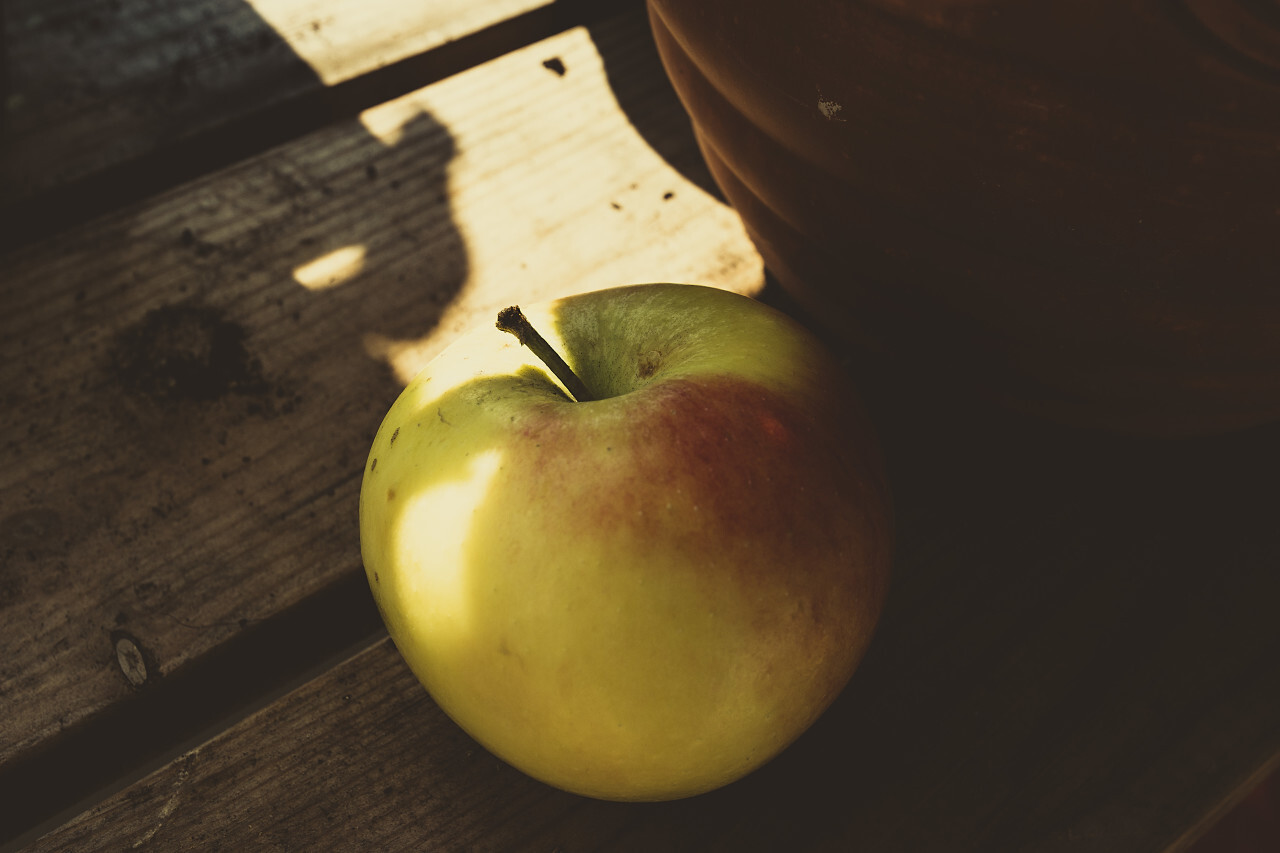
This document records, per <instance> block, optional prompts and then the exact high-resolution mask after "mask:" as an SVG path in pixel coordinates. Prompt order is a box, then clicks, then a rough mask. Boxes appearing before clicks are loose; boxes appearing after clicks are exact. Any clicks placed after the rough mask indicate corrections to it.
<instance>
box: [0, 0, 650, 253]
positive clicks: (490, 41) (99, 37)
mask: <svg viewBox="0 0 1280 853" xmlns="http://www.w3.org/2000/svg"><path fill="white" fill-rule="evenodd" d="M626 5H628V3H626V2H612V0H608V2H605V3H603V4H602V3H591V2H581V0H435V2H431V3H396V2H364V0H337V2H328V3H324V4H322V5H317V4H315V3H310V2H305V0H253V2H249V0H197V2H184V0H146V2H130V3H119V2H116V0H53V2H44V0H38V2H37V0H15V2H13V3H9V4H7V7H6V9H5V18H6V21H7V30H8V31H7V34H6V36H5V41H6V47H7V50H8V52H9V62H8V64H7V68H8V70H9V71H10V75H9V77H10V79H9V80H8V81H7V83H8V85H7V89H6V92H5V103H4V105H3V106H4V109H3V112H2V113H0V115H3V118H4V121H3V123H0V131H2V132H0V223H2V224H3V225H4V228H3V229H0V231H2V233H0V245H3V246H12V245H17V244H19V243H21V242H24V241H28V240H30V239H32V238H35V237H39V236H41V235H42V234H45V233H51V232H52V231H54V230H56V229H58V228H60V227H66V226H67V225H68V224H74V223H77V222H80V221H83V220H84V218H85V217H86V216H87V215H96V214H100V213H104V212H107V211H109V210H111V209H114V207H115V206H118V205H120V204H121V203H122V202H124V201H136V200H140V199H142V198H144V197H146V196H147V195H149V194H152V193H156V192H159V191H162V190H165V189H168V188H170V187H172V186H174V185H176V184H178V183H182V182H184V181H186V180H189V179H191V178H194V177H196V176H197V175H199V174H201V173H203V172H205V171H211V170H213V169H215V168H221V167H223V166H226V165H228V164H230V163H232V162H234V161H235V160H238V159H240V158H243V157H247V156H251V155H252V154H255V153H257V152H258V151H260V150H262V149H263V148H266V147H268V146H273V145H278V144H283V143H285V142H288V141H289V140H291V139H294V138H297V137H298V136H300V135H304V134H305V133H307V132H309V131H311V130H313V129H316V128H318V127H321V126H323V125H324V124H326V123H329V122H332V121H334V120H339V119H342V118H349V117H351V116H352V115H354V114H355V112H357V111H358V110H360V109H364V108H367V107H370V106H373V105H374V104H376V103H380V102H383V101H386V100H389V99H391V98H393V97H396V96H399V95H402V94H405V93H407V92H409V91H413V90H416V89H418V88H420V87H422V86H425V85H427V84H428V83H430V82H434V81H435V80H439V79H441V78H443V77H445V76H448V75H450V74H453V73H455V72H458V71H460V70H463V69H465V68H467V67H470V66H472V65H475V64H479V63H480V62H482V61H484V60H485V59H488V58H492V57H494V56H497V55H500V54H502V53H505V52H507V51H510V50H512V49H515V48H516V47H519V46H521V45H524V44H527V43H529V42H530V41H535V40H537V39H539V38H543V37H546V36H548V35H551V34H552V33H554V32H557V31H558V30H561V29H565V28H567V27H568V26H570V25H571V24H572V23H573V22H575V21H577V22H581V21H583V20H588V19H595V18H598V17H599V16H601V15H604V14H607V13H610V12H616V10H617V9H618V8H620V7H622V6H626Z"/></svg>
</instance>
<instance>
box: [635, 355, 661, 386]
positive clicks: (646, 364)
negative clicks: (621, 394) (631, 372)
mask: <svg viewBox="0 0 1280 853" xmlns="http://www.w3.org/2000/svg"><path fill="white" fill-rule="evenodd" d="M661 366H662V353H660V352H658V351H657V350H656V349H655V350H649V351H648V352H646V353H644V354H642V355H641V356H640V361H639V363H637V364H636V376H637V377H639V378H640V379H648V378H649V377H651V376H653V374H655V373H657V372H658V368H659V367H661Z"/></svg>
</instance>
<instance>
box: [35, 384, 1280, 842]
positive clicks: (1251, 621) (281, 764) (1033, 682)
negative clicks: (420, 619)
mask: <svg viewBox="0 0 1280 853" xmlns="http://www.w3.org/2000/svg"><path fill="white" fill-rule="evenodd" d="M906 378H908V377H901V376H898V377H894V376H893V374H892V371H885V372H884V373H883V374H881V379H882V380H887V381H886V382H885V383H882V384H877V383H874V382H873V383H871V384H870V385H869V387H870V388H871V392H870V395H869V396H870V399H871V401H872V410H873V412H874V414H875V416H876V418H877V420H878V422H879V424H880V426H881V429H882V432H883V433H884V436H885V441H886V444H887V447H888V451H889V456H890V462H891V465H892V468H893V474H894V482H895V489H896V492H897V495H898V507H899V520H900V523H901V524H900V534H901V535H900V543H901V547H900V551H899V557H898V560H897V576H896V578H895V584H896V585H895V587H894V589H893V591H892V594H891V597H890V601H889V606H888V609H887V611H886V613H885V617H884V621H883V622H882V625H881V628H880V630H879V632H878V634H877V637H876V640H875V642H874V643H873V645H872V648H871V651H870V653H869V655H868V657H867V659H866V660H865V662H864V664H863V666H862V667H861V669H860V670H859V672H858V673H857V674H856V675H855V677H854V680H853V682H852V684H851V686H850V688H849V689H848V690H847V691H846V692H845V693H844V695H842V696H841V697H840V699H839V700H837V703H836V704H835V705H834V706H833V707H832V708H831V710H830V711H829V712H828V713H827V714H826V715H825V716H824V717H823V718H822V719H821V720H820V721H819V723H818V724H817V726H816V727H815V728H814V729H813V730H811V731H810V732H809V733H808V734H807V735H806V736H804V737H803V738H802V739H801V740H800V741H798V742H797V743H796V744H795V745H794V746H793V747H792V748H791V749H790V750H788V751H787V752H785V753H784V754H783V755H782V756H781V757H779V758H778V759H776V760H775V761H774V762H773V763H771V764H770V765H768V766H767V767H765V768H764V769H763V770H761V771H759V772H758V773H756V774H754V775H752V776H750V777H748V778H747V779H745V780H743V781H742V782H739V783H737V784H735V785H732V786H730V787H728V788H726V789H723V790H721V791H719V792H715V793H712V794H709V795H706V796H703V797H699V798H695V799H693V800H688V801H684V802H677V803H669V804H660V805H619V804H609V803H601V802H594V801H589V800H584V799H580V798H577V797H573V796H569V795H566V794H563V793H560V792H557V791H554V790H551V789H548V788H545V787H542V786H540V785H538V784H537V783H535V782H532V781H531V780H529V779H527V778H526V777H524V776H522V775H521V774H519V773H517V772H515V771H514V770H512V769H510V768H508V767H506V766H505V765H503V764H501V763H500V762H498V761H497V760H496V759H494V758H492V757H491V756H489V755H488V754H487V753H485V752H484V751H483V750H482V749H480V748H478V747H477V746H476V745H475V744H474V743H473V742H472V741H470V740H469V739H468V738H467V737H466V736H465V735H464V734H462V732H461V731H460V730H459V729H457V728H456V727H455V726H454V725H453V724H452V723H451V722H450V721H449V720H448V719H447V718H445V717H444V715H443V714H442V713H441V712H440V711H439V709H438V708H437V707H436V706H435V705H434V704H433V703H432V702H431V701H430V700H429V698H428V697H427V696H426V694H425V692H424V691H422V690H421V688H420V687H418V685H417V684H416V682H415V681H414V680H413V677H412V675H411V674H410V673H409V672H408V670H407V668H406V667H404V665H403V664H402V662H401V661H400V660H399V658H398V656H397V653H396V652H395V650H394V647H393V646H392V645H391V644H390V643H389V641H383V642H381V643H379V644H377V645H375V646H373V647H371V648H369V649H368V650H367V651H365V652H363V653H361V654H359V655H357V656H355V657H353V658H352V659H350V660H349V661H347V662H346V663H344V664H342V665H340V666H338V667H336V668H335V669H334V670H332V671H331V672H329V673H328V674H326V675H324V676H322V677H320V678H318V679H317V680H315V681H314V682H312V683H310V684H308V685H306V686H305V687H303V688H301V689H299V690H298V691H297V692H296V693H294V694H292V695H290V696H287V697H285V698H283V699H282V700H280V701H279V702H277V703H276V704H274V705H273V706H271V707H270V708H267V709H266V710H264V711H262V712H261V713H259V714H258V715H256V716H253V717H250V718H248V719H246V720H244V721H243V722H242V723H240V724H239V725H236V726H234V727H233V728H231V729H229V730H228V731H226V732H225V733H223V734H222V735H220V736H218V737H216V738H214V739H212V740H211V741H209V742H208V743H206V744H205V745H203V746H201V747H199V748H197V749H194V750H191V751H190V752H188V753H186V754H184V755H182V756H181V757H179V758H177V759H176V760H175V761H173V762H172V763H171V764H169V765H168V766H166V767H164V768H162V769H160V770H158V771H157V772H156V773H154V774H153V775H151V776H150V777H148V778H146V779H144V780H143V781H141V782H139V783H138V784H136V785H134V786H133V787H131V788H129V789H128V790H125V791H122V792H120V793H119V794H117V795H115V796H112V797H111V798H109V799H107V800H106V801H104V802H102V803H101V804H99V805H98V806H96V807H95V808H93V809H91V810H89V811H88V812H86V813H85V814H83V815H82V816H80V817H79V818H78V819H76V820H74V821H72V822H70V823H69V824H67V825H65V826H64V827H62V828H60V829H59V830H57V831H56V832H54V833H52V834H51V835H49V836H48V837H46V838H44V839H43V840H42V841H40V842H39V843H38V844H36V845H35V846H34V847H33V848H32V849H33V850H60V849H77V850H80V849H84V850H97V849H103V850H108V849H124V848H126V847H128V846H130V845H133V844H135V843H136V842H150V843H153V844H156V845H158V846H159V847H160V848H162V849H171V848H174V849H192V848H197V847H198V848H199V849H209V850H217V849H227V850H238V849H246V848H247V847H251V846H252V847H256V848H263V847H265V848H273V849H274V848H288V849H311V848H313V847H318V846H340V847H341V846H352V847H361V848H368V849H379V850H382V849H386V850H402V849H403V850H457V849H472V850H515V849H521V850H526V849H544V850H553V849H561V850H580V849H581V850H588V849H589V850H626V851H630V850H636V851H639V850H659V849H660V850H699V851H702V850H733V851H742V850H779V849H787V850H865V851H895V853H898V852H899V851H933V850H947V851H984V853H990V852H991V851H997V853H999V851H1067V850H1079V851H1084V850H1088V851H1117V853H1120V852H1121V851H1123V853H1143V851H1159V850H1166V849H1178V847H1179V846H1180V845H1181V844H1183V843H1184V842H1185V841H1186V840H1187V839H1188V835H1187V833H1188V831H1189V830H1191V829H1193V828H1195V827H1196V826H1197V822H1198V819H1199V818H1200V817H1202V816H1204V815H1207V814H1210V813H1211V812H1212V811H1213V809H1214V806H1215V804H1216V803H1217V801H1218V800H1219V799H1220V798H1223V797H1225V796H1228V794H1229V792H1230V791H1231V790H1232V789H1233V788H1234V787H1235V786H1237V785H1239V784H1240V783H1242V782H1244V781H1245V780H1246V779H1247V778H1248V777H1249V776H1250V774H1252V773H1254V772H1255V771H1256V770H1257V769H1258V768H1259V767H1261V766H1263V765H1264V764H1265V763H1267V761H1268V756H1276V755H1278V754H1280V730H1278V727H1277V726H1276V722H1275V721H1276V720H1277V719H1280V716H1278V714H1280V695H1277V690H1276V684H1277V683H1280V682H1278V681H1277V674H1278V673H1277V661H1278V660H1280V625H1277V621H1276V620H1275V618H1274V611H1275V601H1276V600H1277V593H1280V577H1277V573H1276V572H1275V567H1276V565H1277V564H1278V562H1280V533H1278V532H1277V530H1276V526H1275V523H1274V522H1275V518H1276V512H1277V510H1278V509H1280V505H1278V504H1280V502H1278V501H1277V498H1276V495H1275V492H1274V485H1273V484H1274V483H1275V482H1276V477H1277V476H1278V475H1280V453H1277V451H1276V442H1277V440H1278V439H1280V431H1277V430H1276V429H1271V430H1265V431H1258V432H1255V433H1253V434H1250V435H1246V436H1241V437H1234V438H1229V439H1224V440H1209V441H1196V442H1184V443H1180V444H1162V445H1147V444H1141V443H1136V442H1129V441H1124V440H1118V439H1109V438H1105V437H1100V436H1092V435H1083V434H1079V433H1073V432H1068V431H1063V430H1056V429H1053V428H1049V427H1045V426H1043V425H1039V424H1032V423H1027V422H1024V421H1022V420H1020V419H1017V418H1013V417H1008V416H1005V415H1001V414H993V413H990V412H984V411H982V410H980V409H978V408H976V407H973V406H971V405H969V404H968V402H967V401H960V400H947V399H946V398H945V397H938V398H934V399H932V400H928V401H921V400H919V399H912V394H913V390H914V389H912V388H910V387H907V386H906V385H905V384H903V383H902V380H904V379H906ZM894 382H897V383H898V384H897V385H896V386H895V385H894V384H893V383H894Z"/></svg>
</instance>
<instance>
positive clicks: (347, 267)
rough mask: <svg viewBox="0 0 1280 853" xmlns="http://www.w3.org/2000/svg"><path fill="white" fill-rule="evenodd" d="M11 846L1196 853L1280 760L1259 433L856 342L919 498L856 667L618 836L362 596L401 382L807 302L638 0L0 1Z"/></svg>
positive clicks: (2, 644) (908, 495) (5, 682)
mask: <svg viewBox="0 0 1280 853" xmlns="http://www.w3.org/2000/svg"><path fill="white" fill-rule="evenodd" d="M3 14H4V24H5V29H4V43H5V46H6V49H7V63H8V64H7V68H8V74H7V76H6V78H5V79H4V81H3V85H4V86H5V87H6V88H5V91H4V92H3V96H4V101H3V103H4V112H3V118H4V122H5V125H4V129H3V139H2V142H3V149H2V151H3V155H2V156H3V160H2V161H0V210H2V211H3V214H2V215H3V220H2V223H0V224H2V225H3V228H2V229H0V252H2V254H0V306H2V308H3V310H2V311H0V328H2V329H3V333H2V335H0V395H2V396H0V400H2V401H3V408H4V411H5V417H4V419H3V422H2V423H0V429H2V430H3V441H2V442H0V446H2V447H3V451H2V452H3V465H2V467H0V558H2V560H3V563H2V565H0V844H5V842H7V843H8V844H7V847H8V848H13V849H28V848H29V849H32V850H77V851H83V850H113V851H114V850H123V849H129V848H131V847H143V848H148V847H150V848H152V849H159V850H170V849H198V850H219V849H224V850H236V851H239V850H253V849H264V848H265V849H288V850H316V849H338V850H378V851H384V850H436V849H439V850H459V849H477V850H501V851H506V850H546V851H551V850H563V851H574V850H596V849H603V850H646V851H648V850H709V849H713V850H799V849H824V850H825V849H831V850H850V849H853V850H867V851H870V850H876V851H934V850H937V851H963V850H975V851H1005V850H1008V851H1014V850H1034V851H1066V850H1072V851H1074V850H1081V851H1084V850H1088V851H1097V850H1107V851H1111V850H1114V851H1125V853H1133V852H1134V851H1156V850H1170V849H1183V848H1185V846H1186V845H1187V844H1188V843H1189V842H1190V840H1191V839H1193V838H1194V837H1195V836H1196V835H1197V834H1198V833H1200V832H1201V831H1203V829H1204V828H1205V827H1206V826H1207V825H1209V823H1210V822H1211V821H1212V820H1213V819H1214V818H1215V817H1216V816H1217V815H1218V814H1220V813H1221V812H1222V811H1223V810H1224V809H1226V808H1227V807H1229V805H1230V804H1231V803H1232V802H1233V801H1234V800H1235V799H1236V798H1238V797H1239V796H1241V795H1243V794H1244V792H1245V791H1247V790H1248V788H1249V787H1250V785H1251V783H1252V782H1254V781H1256V780H1258V779H1260V778H1262V776H1263V775H1264V774H1265V773H1266V772H1268V770H1269V769H1270V768H1272V767H1274V766H1275V765H1276V763H1277V757H1278V756H1280V663H1278V662H1280V618H1277V616H1278V610H1280V605H1278V602H1280V571H1277V569H1278V568H1280V491H1278V490H1280V429H1277V428H1265V429H1259V430H1254V431H1252V432H1249V433H1246V434H1241V435H1234V436H1224V437H1218V438H1209V439H1201V440H1194V441H1184V442H1174V443H1153V442H1146V441H1141V440H1137V439H1125V438H1117V437H1111V436H1104V435H1095V434H1088V433H1079V432H1073V431H1070V430H1066V429H1061V428H1058V427H1055V426H1052V425H1048V424H1042V423H1036V422H1030V421H1026V420H1023V419H1021V418H1018V417H1016V416H1014V415H1011V414H1008V413H1005V412H1001V411H997V410H993V409H990V408H987V407H985V406H984V405H983V404H982V403H981V402H979V401H975V400H972V399H969V398H968V397H966V396H964V395H962V394H959V393H957V392H952V391H948V390H947V389H936V388H931V387H929V385H928V383H927V382H925V381H924V380H922V379H921V378H920V377H912V376H906V375H902V374H901V372H900V371H898V370H897V369H896V368H895V366H894V364H893V363H892V360H889V359H883V358H877V357H873V356H870V355H867V354H863V353H851V354H849V356H848V364H849V368H850V370H852V371H854V372H855V373H856V374H857V375H858V377H859V380H860V381H861V382H862V384H863V386H864V387H865V389H866V395H867V399H868V403H869V405H870V407H871V410H872V413H873V416H874V417H875V419H876V421H877V424H878V426H879V428H880V431H881V434H882V437H883V441H884V444H885V449H886V453H887V455H888V458H889V463H890V467H891V473H892V476H893V482H894V489H895V496H896V505H897V515H898V549H897V556H896V562H895V572H896V574H895V578H894V587H893V590H892V593H891V597H890V601H889V604H888V607H887V611H886V613H885V616H884V619H883V622H882V624H881V627H880V630H879V632H878V634H877V637H876V640H875V642H874V643H873V646H872V649H871V652H870V653H869V655H868V657H867V658H866V660H865V662H864V664H863V666H862V667H861V669H860V670H859V671H858V673H857V675H856V676H855V678H854V680H853V682H852V683H851V684H850V686H849V688H848V689H847V690H846V691H845V693H844V694H843V695H842V696H841V697H840V699H839V700H838V701H837V703H836V704H835V705H834V706H833V707H832V708H831V710H830V711H829V712H828V713H827V714H826V715H825V716H824V717H823V718H822V720H821V721H820V722H819V723H818V724H817V726H816V727H815V728H814V729H812V730H811V731H810V732H809V733H808V734H807V735H806V736H804V737H803V738H802V739H801V740H800V741H799V742H797V743H796V744H795V745H794V746H793V747H792V748H791V749H789V750H788V751H787V752H785V753H784V754H783V755H782V756H781V757H779V758H778V759H776V760H775V761H774V762H772V763H771V764H770V765H768V766H767V767H765V768H764V769H762V770H761V771H759V772H757V773H755V774H753V775H752V776H750V777H748V778H747V779H745V780H743V781H741V782H739V783H737V784H734V785H732V786H729V787H728V788H726V789H722V790H720V791H718V792H714V793H712V794H708V795H705V796H702V797H698V798H695V799H692V800H687V801H681V802H674V803H667V804H652V805H622V804H615V803H603V802H595V801H590V800H585V799H581V798H578V797H575V796H571V795H568V794H564V793H562V792H558V791H555V790H552V789H549V788H547V787H545V786H543V785H541V784H539V783H537V782H534V781H532V780H530V779H528V778H526V777H524V776H522V775H521V774H520V773H518V772H516V771H514V770H512V769H511V768H509V767H507V766H505V765H503V764H502V763H500V762H499V761H498V760H496V759H494V758H493V757H491V756H489V755H488V754H486V753H485V752H484V751H483V750H482V749H480V748H478V747H477V746H476V745H475V744H474V743H473V742H472V741H471V740H469V739H468V737H466V736H465V735H464V734H462V732H461V731H460V730H459V729H458V728H457V727H455V726H454V725H453V724H452V723H451V722H450V721H449V720H448V719H447V718H445V717H444V716H443V714H442V713H441V712H440V711H439V710H438V709H437V708H436V707H435V705H434V704H433V703H432V702H431V700H430V699H429V697H428V696H427V695H426V694H425V692H424V691H423V690H422V689H421V688H420V687H419V686H418V684H417V683H416V682H415V681H414V679H413V678H412V676H411V675H410V674H409V672H408V670H407V669H406V668H405V666H404V665H403V663H402V662H401V660H400V658H399V657H398V655H397V653H396V651H395V649H394V647H393V646H392V645H391V643H390V642H389V640H388V639H387V638H386V636H385V633H384V632H383V630H382V628H381V625H380V623H379V622H378V619H377V616H376V614H375V612H374V610H373V607H372V604H371V600H370V598H369V594H368V591H367V588H366V587H365V583H364V579H363V574H362V571H361V567H360V557H359V549H358V531H357V522H356V502H357V496H358V491H359V486H360V475H361V470H362V465H363V462H364V459H365V453H366V450H367V447H368V445H369V442H370V440H371V438H372V436H373V432H374V430H375V429H376V427H377V425H378V423H379V421H380V419H381V417H382V415H383V414H384V412H385V411H386V409H387V407H388V406H389V405H390V403H391V401H392V400H393V399H394V397H395V395H396V394H397V392H398V390H399V389H400V388H401V387H402V386H403V384H404V383H405V382H406V381H407V378H408V377H409V376H411V375H412V374H413V372H414V371H415V370H416V369H417V368H418V367H419V366H420V365H422V364H423V363H424V362H425V361H426V360H427V359H429V358H430V357H431V356H433V355H434V354H435V353H436V352H438V351H439V350H440V349H441V348H442V347H443V346H444V345H445V344H446V343H448V342H449V341H450V340H451V339H452V338H453V337H454V336H455V335H456V334H457V333H458V332H459V331H461V330H462V329H464V328H467V327H470V326H471V325H473V324H475V323H478V322H484V321H486V320H487V318H488V317H489V316H491V315H492V314H493V313H494V312H495V311H496V309H497V308H499V307H501V306H503V305H505V304H508V303H510V302H513V301H532V300H535V299H540V298H545V297H549V296H551V295H558V294H563V293H568V292H573V291H582V290H589V289H594V288H597V287H603V286H608V285H614V284H622V283H629V282H636V281H654V280H674V281H695V282H703V283H708V284H713V285H717V286H720V287H724V288H729V289H733V290H737V291H740V292H743V293H748V294H753V295H756V296H759V297H760V298H762V299H765V300H769V301H774V302H775V303H778V304H780V305H782V306H783V307H784V308H785V307H788V306H787V303H786V301H785V299H783V298H782V297H780V296H779V295H778V294H777V293H776V292H775V289H774V288H773V287H772V286H771V285H769V284H768V283H767V282H766V279H765V275H764V272H763V270H762V267H761V262H760V259H759V257H758V255H757V254H756V253H755V251H754V249H753V248H752V247H751V245H750V243H749V242H748V240H747V238H746V236H745V235H744V233H743V230H742V227H741V225H740V224H739V222H738V220H737V219H736V217H735V215H734V213H733V211H732V210H730V209H729V208H728V207H726V206H725V205H724V204H723V203H722V202H721V201H720V199H719V198H718V196H717V194H716V192H715V190H714V188H713V187H712V186H711V184H710V182H709V180H708V177H707V174H706V172H705V170H704V168H703V165H702V162H701V159H700V157H699V154H698V152H697V148H696V146H695V144H694V142H693V139H692V136H691V133H690V129H689V126H688V122H687V119H686V118H685V116H684V114H683V112H682V111H681V109H680V106H679V104H678V103H677V102H676V101H675V99H674V97H673V95H672V93H671V91H670V90H669V88H668V86H667V84H666V82H665V80H664V78H663V75H662V70H661V68H660V66H659V65H658V63H657V60H656V56H655V53H654V51H653V47H652V44H651V42H650V40H649V35H648V30H647V26H646V21H645V18H644V13H643V8H642V7H641V6H640V5H639V4H638V3H636V2H634V0H632V1H631V2H622V1H621V0H617V2H605V3H601V2H595V3H592V2H586V0H582V2H565V0H561V2H550V1H549V0H487V2H479V1H478V0H435V2H431V3H393V2H378V0H330V2H327V3H316V2H312V1H311V0H256V2H253V3H247V2H244V0H194V2H178V0H168V2H165V0H153V2H138V3H121V2H117V0H11V2H9V3H7V4H6V5H5V6H4V8H3Z"/></svg>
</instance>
